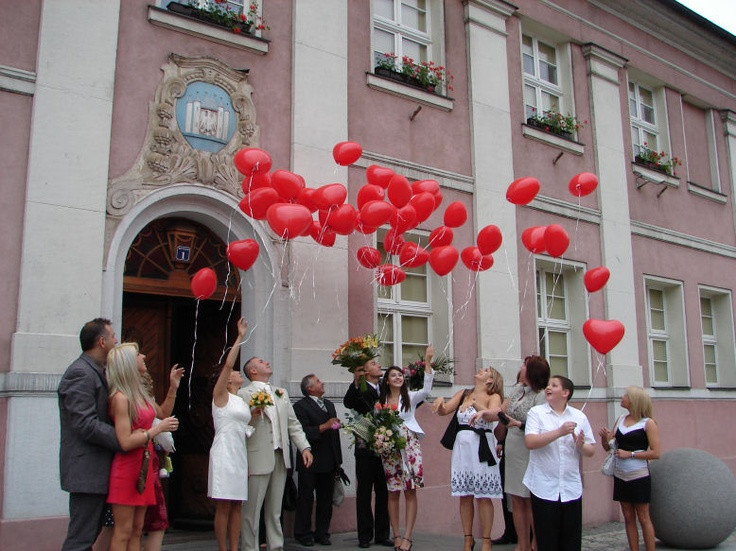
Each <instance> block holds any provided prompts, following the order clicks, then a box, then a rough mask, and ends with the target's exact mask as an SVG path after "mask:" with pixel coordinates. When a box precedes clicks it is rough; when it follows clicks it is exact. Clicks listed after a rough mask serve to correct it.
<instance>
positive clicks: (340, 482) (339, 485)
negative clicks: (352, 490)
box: [332, 467, 350, 507]
mask: <svg viewBox="0 0 736 551" xmlns="http://www.w3.org/2000/svg"><path fill="white" fill-rule="evenodd" d="M345 486H350V479H349V478H348V475H346V474H345V471H343V470H342V467H338V468H337V470H336V471H335V486H334V488H333V490H332V504H333V505H334V506H335V507H339V506H340V505H342V502H343V500H344V499H345Z"/></svg>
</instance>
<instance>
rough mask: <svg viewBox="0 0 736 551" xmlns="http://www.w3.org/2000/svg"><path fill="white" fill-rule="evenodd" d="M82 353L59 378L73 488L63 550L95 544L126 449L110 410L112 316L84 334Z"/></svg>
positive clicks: (64, 470)
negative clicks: (117, 459) (115, 468)
mask: <svg viewBox="0 0 736 551" xmlns="http://www.w3.org/2000/svg"><path fill="white" fill-rule="evenodd" d="M79 342H80V344H81V346H82V355H81V356H79V358H77V359H76V360H74V362H73V363H72V364H71V365H70V366H69V367H68V368H67V370H66V372H65V373H64V375H63V376H62V378H61V382H60V383H59V389H58V394H59V420H60V422H61V446H60V449H59V467H60V471H61V489H62V490H65V491H67V492H69V528H68V530H67V535H66V540H65V541H64V545H63V546H62V551H88V550H90V549H92V544H93V543H94V541H95V539H96V538H97V535H98V534H99V533H100V529H101V527H102V521H103V514H104V509H105V501H106V499H107V491H108V485H109V479H110V464H111V462H112V456H113V453H114V452H116V451H122V449H121V448H120V444H119V443H118V439H117V437H116V436H115V428H114V426H113V424H112V421H111V420H110V416H109V415H108V404H107V394H108V390H107V379H106V378H105V362H106V360H107V353H108V352H109V351H110V350H111V349H112V348H113V347H114V346H115V345H116V344H117V342H118V341H117V339H116V338H115V333H114V332H113V330H112V325H111V323H110V321H109V320H106V319H102V318H96V319H93V320H92V321H90V322H87V323H86V324H85V325H84V327H82V330H81V331H80V333H79Z"/></svg>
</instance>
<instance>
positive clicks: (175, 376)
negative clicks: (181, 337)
mask: <svg viewBox="0 0 736 551" xmlns="http://www.w3.org/2000/svg"><path fill="white" fill-rule="evenodd" d="M182 375H184V368H183V367H179V364H175V365H174V366H173V367H172V368H171V371H169V390H168V392H167V393H166V398H165V399H164V401H163V402H162V403H161V405H160V406H159V405H158V404H157V405H156V417H158V418H159V419H163V418H164V417H169V416H170V415H171V414H172V413H173V411H174V402H176V391H177V390H178V389H179V383H181V377H182Z"/></svg>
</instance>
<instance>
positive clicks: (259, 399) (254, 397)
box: [248, 390, 273, 409]
mask: <svg viewBox="0 0 736 551" xmlns="http://www.w3.org/2000/svg"><path fill="white" fill-rule="evenodd" d="M248 405H249V406H250V407H252V408H261V409H263V408H265V407H267V406H272V405H273V398H271V395H270V394H269V393H268V392H266V391H265V390H259V391H258V392H254V393H253V394H251V395H250V401H249V402H248Z"/></svg>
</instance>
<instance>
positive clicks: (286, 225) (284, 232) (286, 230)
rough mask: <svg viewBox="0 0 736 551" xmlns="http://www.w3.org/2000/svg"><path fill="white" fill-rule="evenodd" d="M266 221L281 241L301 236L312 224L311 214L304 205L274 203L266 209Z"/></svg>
mask: <svg viewBox="0 0 736 551" xmlns="http://www.w3.org/2000/svg"><path fill="white" fill-rule="evenodd" d="M266 220H268V225H269V226H271V229H272V230H273V231H274V233H276V235H278V236H279V237H280V238H281V239H293V238H294V237H298V236H300V235H302V234H303V233H304V232H305V231H306V230H307V229H308V228H309V226H310V225H311V224H312V213H311V212H309V209H308V208H307V207H305V206H304V205H299V204H294V203H276V204H274V205H271V206H270V207H268V210H267V211H266Z"/></svg>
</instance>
